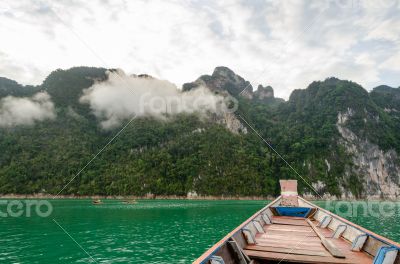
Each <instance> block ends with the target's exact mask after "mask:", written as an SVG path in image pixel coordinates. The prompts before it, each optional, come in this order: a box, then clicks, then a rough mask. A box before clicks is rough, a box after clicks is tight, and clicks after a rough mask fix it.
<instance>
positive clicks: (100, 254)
mask: <svg viewBox="0 0 400 264" xmlns="http://www.w3.org/2000/svg"><path fill="white" fill-rule="evenodd" d="M52 203H53V206H54V211H53V214H52V215H51V216H50V217H48V218H40V217H38V216H32V217H30V218H27V217H19V218H12V217H7V218H0V262H1V263H45V264H46V263H91V261H92V260H91V259H90V257H89V256H88V255H87V254H85V252H84V251H83V250H81V249H80V248H79V246H78V245H77V244H75V242H74V241H73V240H72V239H71V238H69V237H68V235H67V234H65V233H64V232H63V231H62V230H61V229H60V228H59V227H58V226H57V225H56V224H55V223H54V222H53V219H55V220H56V221H57V222H58V223H59V224H60V225H61V226H62V227H63V228H64V229H65V230H66V231H67V232H68V233H69V234H70V235H71V236H72V237H73V238H74V239H75V240H76V241H77V242H78V243H79V244H81V245H82V247H83V248H84V249H85V250H86V251H87V252H88V253H89V254H90V255H91V256H92V257H93V258H94V259H95V260H96V261H97V263H191V262H192V261H193V260H194V259H195V258H196V257H198V256H200V255H201V254H202V253H203V252H204V251H205V250H206V249H207V248H209V247H210V246H212V245H213V244H214V243H215V242H217V241H218V240H219V239H220V238H222V237H223V236H224V235H225V234H226V233H228V232H229V231H231V230H232V229H234V228H235V227H236V226H237V225H239V224H240V223H241V222H243V221H244V220H245V219H246V218H248V217H249V216H250V215H252V214H253V213H254V212H255V211H257V210H259V209H260V208H262V207H263V206H264V205H265V204H266V203H267V202H266V201H183V200H163V201H155V200H146V201H139V203H138V204H132V205H130V204H122V203H121V202H120V201H117V200H106V201H105V202H104V204H101V205H92V204H91V201H90V200H55V201H52ZM320 204H321V205H322V206H323V205H324V203H320ZM1 208H2V207H1V206H0V209H1ZM397 208H398V207H397ZM2 210H3V209H2ZM350 220H351V221H354V222H356V223H357V224H360V225H362V226H365V227H367V228H369V229H371V230H373V231H376V232H378V233H380V234H382V235H384V236H388V237H391V238H392V239H394V240H400V237H399V234H398V232H397V231H398V230H399V227H400V223H399V222H400V221H399V220H400V218H399V214H398V212H397V214H396V215H394V216H392V217H391V218H389V219H381V218H378V219H377V218H376V217H370V216H363V217H351V218H350ZM382 222H385V223H387V224H385V225H382V224H381V223H382ZM93 263H94V262H93Z"/></svg>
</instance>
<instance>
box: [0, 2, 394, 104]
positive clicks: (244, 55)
mask: <svg viewBox="0 0 400 264" xmlns="http://www.w3.org/2000/svg"><path fill="white" fill-rule="evenodd" d="M399 11H400V0H371V1H367V0H318V1H317V0H315V1H301V0H293V1H289V0H283V1H278V0H274V1H271V0H251V1H235V0H232V1H229V0H228V1H208V0H205V1H200V0H194V1H180V0H171V1H168V0H150V1H142V0H132V1H128V0H126V1H125V0H91V1H78V0H59V1H32V0H26V1H25V0H20V1H1V2H0V25H1V26H0V36H1V40H0V76H5V77H8V78H12V79H15V80H17V81H18V82H20V83H23V84H40V83H41V82H42V81H43V79H44V78H45V77H46V76H47V75H48V74H49V73H50V72H51V71H52V70H54V69H57V68H69V67H72V66H80V65H87V66H102V67H108V68H122V69H123V70H124V71H125V72H128V73H148V74H151V75H153V76H156V77H159V78H162V79H167V80H169V81H171V82H174V83H176V84H177V85H181V84H182V83H184V82H188V81H192V80H195V79H196V78H197V77H198V76H199V75H201V74H210V73H211V72H212V71H213V69H214V68H215V67H216V66H219V65H224V66H228V67H230V68H231V69H233V70H234V71H235V72H236V73H238V74H240V75H241V76H242V77H244V78H245V79H247V80H249V81H251V82H252V84H253V86H255V85H257V84H259V83H261V84H263V85H267V84H268V85H272V86H273V87H274V88H275V93H276V95H277V96H280V97H284V98H288V96H289V94H290V92H291V91H292V90H293V89H297V88H305V87H306V86H307V85H308V84H309V83H310V82H311V81H313V80H321V79H324V78H326V77H329V76H337V77H339V78H343V79H351V80H353V81H356V82H358V83H360V84H362V85H363V86H364V87H365V88H367V89H371V88H372V87H374V86H377V85H379V84H388V85H391V86H395V87H398V86H399V85H400V12H399Z"/></svg>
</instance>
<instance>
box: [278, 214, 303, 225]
mask: <svg viewBox="0 0 400 264" xmlns="http://www.w3.org/2000/svg"><path fill="white" fill-rule="evenodd" d="M272 223H273V224H280V225H291V226H308V223H307V222H306V221H305V219H304V218H301V219H299V218H296V219H290V218H288V217H284V216H274V217H272Z"/></svg>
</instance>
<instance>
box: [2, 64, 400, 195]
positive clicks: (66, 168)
mask: <svg viewBox="0 0 400 264" xmlns="http://www.w3.org/2000/svg"><path fill="white" fill-rule="evenodd" d="M106 71H107V70H106V69H104V68H91V67H75V68H71V69H69V70H56V71H54V72H53V73H51V74H50V75H49V76H48V77H47V78H46V80H45V81H44V82H43V84H42V85H39V86H22V85H19V84H18V83H16V82H15V81H12V80H9V79H6V78H0V100H2V98H5V97H7V96H14V97H29V96H32V95H34V94H35V93H37V92H39V91H42V92H46V93H48V94H49V96H50V98H51V100H52V102H54V106H55V109H56V113H57V118H56V119H55V120H47V121H43V122H39V123H36V124H35V125H34V126H16V127H12V128H0V131H1V133H0V148H1V149H2V150H3V151H2V153H1V154H0V193H3V194H5V193H27V194H30V193H57V192H58V191H59V188H60V186H63V185H64V184H65V183H67V182H68V181H69V179H71V178H72V177H73V176H74V175H75V174H76V172H77V171H78V170H79V169H80V168H82V167H83V166H84V165H85V162H87V161H88V159H89V158H90V157H91V156H92V155H93V153H95V152H96V151H98V150H99V149H100V148H101V147H102V146H104V145H105V143H106V142H107V140H109V138H110V137H112V136H113V135H114V134H115V133H116V132H117V130H112V131H104V130H102V129H101V128H100V127H99V123H98V120H97V119H96V117H95V116H94V115H93V112H92V109H90V108H89V106H88V105H85V104H82V103H81V102H80V101H79V98H80V97H81V96H82V94H83V90H84V89H87V88H89V87H91V86H92V85H93V84H94V83H95V82H102V81H105V80H106V79H107V74H106ZM199 86H205V87H207V88H208V89H210V90H211V91H212V92H213V93H215V94H218V95H221V96H228V95H229V96H233V97H235V98H237V100H238V103H239V104H238V105H239V108H238V110H237V111H236V112H235V113H234V114H227V115H225V116H224V117H222V118H221V117H218V118H213V117H210V118H208V119H204V118H200V117H198V116H197V115H195V114H179V115H177V116H174V117H172V118H171V120H169V121H163V120H157V119H154V118H151V117H143V118H139V119H138V120H136V121H135V122H134V123H133V124H132V125H131V126H129V127H128V128H127V129H126V130H125V131H124V132H123V133H122V134H121V135H120V137H118V139H117V140H116V141H115V142H114V143H113V144H111V145H110V146H109V148H108V149H107V150H106V151H104V153H102V154H101V155H100V156H99V157H98V158H97V159H96V160H95V161H93V163H92V164H91V165H90V166H88V168H86V169H85V171H84V172H82V174H81V175H79V176H78V177H77V178H76V180H74V182H73V183H72V184H71V185H70V186H68V188H66V189H65V192H64V193H65V194H81V195H91V194H102V195H129V194H132V195H149V194H151V195H182V196H186V195H188V194H190V195H233V196H234V195H242V196H245V195H257V196H266V195H276V194H278V193H279V187H278V180H279V179H281V178H295V177H297V175H296V174H295V173H294V172H293V171H291V170H290V168H288V167H287V166H286V164H285V163H284V162H283V161H282V160H281V159H280V158H279V157H278V156H277V155H276V154H275V153H274V152H273V151H271V150H270V149H269V147H268V146H267V145H266V144H265V143H264V142H263V141H262V140H260V139H259V138H258V137H257V136H256V135H255V134H254V133H252V128H249V127H248V125H247V124H246V122H248V124H250V125H251V126H252V127H253V128H254V129H256V130H257V132H259V133H260V135H261V136H262V137H263V138H264V139H266V140H268V142H270V143H271V145H272V146H273V147H274V148H276V150H277V151H278V152H279V153H281V154H282V156H284V157H285V159H286V160H287V161H288V162H289V163H290V164H292V167H294V168H295V169H296V171H297V172H298V173H299V174H301V175H303V176H304V178H305V179H307V181H308V182H309V183H310V184H312V185H313V187H314V188H315V189H316V190H317V191H318V192H319V193H320V194H322V195H326V196H327V197H329V196H336V197H341V198H346V197H350V198H351V197H357V198H361V197H374V198H380V197H385V198H393V199H397V198H398V197H399V196H400V160H399V155H398V153H399V151H400V135H399V133H398V131H400V130H399V129H400V120H399V118H400V89H399V88H392V87H389V86H378V87H376V88H374V89H373V90H372V91H371V92H368V91H366V90H365V89H364V88H363V87H361V86H360V85H358V84H356V83H354V82H351V81H345V80H339V79H337V78H328V79H326V80H324V81H316V82H313V83H311V84H310V85H309V86H308V87H307V88H306V89H302V90H294V91H293V92H292V94H291V96H290V98H289V100H288V101H284V100H283V99H280V98H276V97H275V96H274V90H273V88H272V87H270V86H265V87H264V86H262V85H259V86H258V87H257V89H256V90H255V91H253V87H252V86H251V84H250V82H248V81H246V80H245V79H244V78H242V77H241V76H239V75H237V74H236V73H234V72H233V71H232V70H231V69H229V68H227V67H217V68H216V69H215V70H214V72H213V73H212V75H202V76H200V77H199V78H198V79H197V80H195V81H193V82H189V83H186V84H184V85H183V87H182V90H183V91H184V92H187V91H190V90H192V89H195V88H196V87H199ZM0 109H1V103H0ZM0 111H1V110H0ZM239 115H240V117H239ZM0 116H1V113H0ZM242 118H243V119H245V120H246V122H243V119H242ZM246 131H247V133H246ZM299 180H300V179H299ZM300 190H301V192H302V193H309V194H312V195H316V194H315V193H314V192H313V190H310V188H308V186H307V184H305V183H304V182H301V180H300Z"/></svg>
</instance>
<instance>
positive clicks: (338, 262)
mask: <svg viewBox="0 0 400 264" xmlns="http://www.w3.org/2000/svg"><path fill="white" fill-rule="evenodd" d="M244 253H245V254H246V255H247V256H249V257H250V258H256V259H266V260H275V261H285V262H301V263H318V264H368V263H372V261H371V262H362V261H359V260H357V259H341V258H334V257H322V256H307V255H297V254H287V253H278V252H263V251H258V250H246V249H245V250H244Z"/></svg>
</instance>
